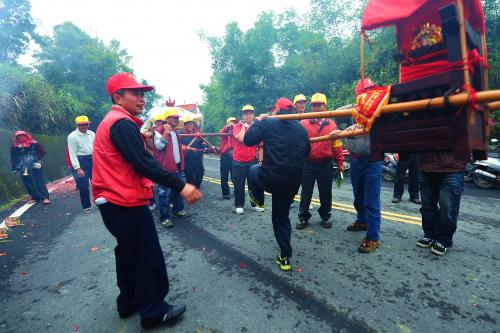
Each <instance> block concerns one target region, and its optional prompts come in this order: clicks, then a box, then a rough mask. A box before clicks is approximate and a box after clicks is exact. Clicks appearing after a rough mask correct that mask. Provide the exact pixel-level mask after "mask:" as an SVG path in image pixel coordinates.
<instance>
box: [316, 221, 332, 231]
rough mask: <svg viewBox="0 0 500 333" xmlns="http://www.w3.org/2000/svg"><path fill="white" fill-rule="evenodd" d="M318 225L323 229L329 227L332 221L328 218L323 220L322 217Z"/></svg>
mask: <svg viewBox="0 0 500 333" xmlns="http://www.w3.org/2000/svg"><path fill="white" fill-rule="evenodd" d="M319 225H320V226H322V227H323V228H325V229H330V228H331V227H332V222H330V221H329V220H323V219H322V220H321V223H320V224H319Z"/></svg>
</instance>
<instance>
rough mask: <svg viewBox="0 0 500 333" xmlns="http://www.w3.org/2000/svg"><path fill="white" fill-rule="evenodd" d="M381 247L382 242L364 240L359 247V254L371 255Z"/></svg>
mask: <svg viewBox="0 0 500 333" xmlns="http://www.w3.org/2000/svg"><path fill="white" fill-rule="evenodd" d="M379 245H380V241H374V240H369V239H366V238H365V239H363V241H362V242H361V245H360V246H359V247H358V252H359V253H370V252H373V251H375V250H376V249H377V248H378V247H379Z"/></svg>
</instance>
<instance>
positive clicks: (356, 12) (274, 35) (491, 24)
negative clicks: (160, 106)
mask: <svg viewBox="0 0 500 333" xmlns="http://www.w3.org/2000/svg"><path fill="white" fill-rule="evenodd" d="M366 2H367V0H363V1H341V0H312V1H311V10H310V12H309V13H308V14H306V15H305V16H304V17H299V15H298V14H297V13H295V12H294V11H293V10H288V11H287V12H284V13H282V14H279V15H276V14H274V13H262V14H261V15H260V16H259V17H258V19H257V21H256V22H255V26H254V27H253V28H251V29H249V30H248V31H242V30H241V29H240V28H239V27H238V25H237V23H235V22H232V23H229V24H228V25H227V26H226V30H225V33H224V35H223V36H221V37H214V36H205V35H203V36H201V37H202V39H203V40H204V41H206V42H207V44H208V46H209V48H210V51H211V55H212V69H213V75H212V78H211V82H210V83H209V84H207V85H203V86H201V88H202V89H203V92H204V104H203V105H202V106H200V108H201V110H202V111H203V114H204V119H205V121H204V127H205V129H206V130H210V131H213V130H216V129H219V128H220V127H221V126H223V125H224V123H225V120H226V118H227V117H229V116H237V117H239V118H241V117H240V111H239V110H240V109H241V106H242V105H244V104H247V103H250V104H252V105H254V106H256V110H257V113H261V112H265V111H267V106H269V105H270V104H272V103H273V101H274V100H275V99H276V98H278V97H280V96H287V97H289V98H293V96H295V95H296V94H299V93H303V94H305V95H306V96H311V95H312V94H314V93H316V92H322V93H325V94H326V95H327V97H328V107H329V109H332V108H336V107H340V106H342V105H345V104H351V103H353V101H354V93H353V90H354V86H355V84H356V82H357V81H358V80H359V53H360V49H359V47H360V43H359V25H360V18H361V17H360V15H361V13H362V9H363V8H364V7H365V5H366ZM499 4H500V0H486V1H483V5H484V11H485V15H486V21H487V30H488V33H487V40H488V46H489V62H490V76H489V77H490V88H492V89H498V88H499V87H500V71H499V66H500V39H499V37H498V36H500V5H499ZM395 50H396V40H395V33H394V29H392V28H388V29H381V30H376V31H371V32H370V35H369V43H368V45H366V46H365V69H366V73H365V74H366V76H368V77H370V78H371V79H372V80H373V81H374V82H376V83H377V84H380V85H386V84H392V83H396V82H397V80H398V67H397V64H396V63H395V61H394V60H393V58H392V56H393V54H394V53H395ZM493 117H495V118H496V119H497V120H499V123H500V112H497V113H496V114H494V115H493ZM499 129H500V125H497V126H496V134H495V135H496V136H499V135H500V130H499Z"/></svg>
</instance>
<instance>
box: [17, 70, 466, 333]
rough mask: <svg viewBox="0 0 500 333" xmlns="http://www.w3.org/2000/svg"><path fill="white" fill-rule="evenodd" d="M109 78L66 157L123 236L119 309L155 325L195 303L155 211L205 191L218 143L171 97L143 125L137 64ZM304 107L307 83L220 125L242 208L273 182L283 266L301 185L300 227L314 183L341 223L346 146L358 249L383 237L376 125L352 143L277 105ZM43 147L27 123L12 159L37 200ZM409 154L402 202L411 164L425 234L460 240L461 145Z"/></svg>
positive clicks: (444, 245)
mask: <svg viewBox="0 0 500 333" xmlns="http://www.w3.org/2000/svg"><path fill="white" fill-rule="evenodd" d="M370 83H371V81H367V82H365V84H364V87H365V89H370ZM106 90H107V92H108V94H109V96H110V98H111V101H112V103H113V106H112V107H111V109H110V111H109V112H108V113H107V114H106V116H105V117H104V119H103V120H102V121H101V123H100V125H99V127H98V128H97V131H96V133H94V132H92V131H90V130H89V124H90V120H89V119H88V117H86V116H79V117H77V118H76V119H75V125H76V129H75V130H74V131H73V132H71V133H70V134H69V135H68V139H67V143H68V145H67V152H66V157H67V158H66V159H67V165H68V167H69V168H70V169H71V171H72V174H73V177H74V179H75V181H76V185H77V189H78V190H79V194H80V201H81V205H82V209H84V210H85V211H89V210H90V209H91V202H94V203H95V204H96V205H97V207H98V208H99V211H100V213H101V215H102V218H103V221H104V225H105V226H106V228H107V229H108V230H109V232H110V233H111V234H112V235H113V236H114V237H115V238H116V241H117V246H116V248H115V258H116V273H117V284H118V287H119V290H120V293H119V296H118V298H117V309H118V313H119V315H120V317H122V318H125V317H128V316H130V315H132V314H133V313H135V312H139V314H140V316H141V323H142V325H143V326H144V327H146V328H147V327H151V326H155V325H158V324H161V323H164V322H170V321H172V320H174V319H175V318H177V317H179V316H180V315H182V313H183V312H184V311H185V309H186V307H185V306H184V305H176V306H173V305H170V304H168V303H167V302H166V301H165V300H164V298H165V297H166V295H167V293H168V290H169V282H168V276H167V270H166V266H165V260H164V257H163V251H162V249H161V245H160V242H159V239H158V234H157V230H156V227H155V222H154V218H153V215H152V213H151V211H152V210H154V209H156V207H158V209H159V221H158V224H159V225H162V226H164V227H172V226H173V225H174V224H173V220H172V219H173V218H184V217H187V216H189V213H188V212H187V211H186V210H185V204H186V203H187V204H192V203H194V202H196V201H198V200H200V199H201V198H202V193H201V192H200V190H199V189H200V187H201V185H202V180H203V175H204V166H203V154H204V153H206V152H207V151H209V150H210V148H212V150H213V147H211V145H210V143H209V142H208V141H206V140H205V139H204V138H203V135H202V134H201V133H200V132H199V129H198V127H197V125H196V123H195V121H194V119H192V118H184V119H183V126H182V129H181V130H179V127H180V126H179V124H180V114H179V113H178V111H177V109H176V108H175V107H167V108H166V109H165V110H164V112H162V113H161V114H159V115H156V116H155V117H154V119H153V125H152V126H151V127H145V126H144V122H143V121H142V120H141V119H140V118H139V117H138V116H139V115H140V114H141V113H142V111H143V108H144V93H145V92H148V91H151V90H153V87H151V86H144V85H141V84H140V83H139V82H138V81H137V80H136V79H135V78H134V77H133V76H132V75H131V74H128V73H121V74H116V75H113V76H112V77H111V78H110V79H109V80H108V82H107V85H106ZM355 93H356V94H359V93H360V91H358V90H356V91H355ZM326 105H327V98H326V96H325V95H324V94H321V93H316V94H313V95H312V96H311V99H310V106H311V109H310V112H313V113H314V112H322V111H325V110H326ZM306 108H307V98H306V97H305V96H304V95H303V94H299V95H297V96H295V98H294V100H293V102H292V101H291V100H289V99H287V98H279V99H278V100H277V101H276V103H275V105H273V106H272V107H271V108H270V113H271V114H267V113H264V114H261V115H259V116H258V117H256V116H255V108H254V107H253V106H252V105H249V104H248V105H245V106H243V107H242V109H241V120H238V119H237V118H236V117H230V118H228V119H227V121H226V124H225V125H224V127H223V128H221V129H220V134H221V139H220V150H219V153H220V177H221V191H222V198H223V199H224V200H230V199H231V192H230V186H229V179H231V180H232V183H233V187H234V190H233V196H234V212H235V213H236V214H245V200H246V197H247V196H246V194H245V184H247V185H248V189H249V190H248V199H249V203H250V207H251V209H252V210H254V211H257V212H264V211H265V209H266V206H265V204H266V203H265V195H264V192H265V191H267V192H269V193H271V194H272V201H271V202H272V205H271V220H272V226H273V232H274V236H275V238H276V241H277V244H278V246H279V249H280V251H279V253H278V255H277V257H276V263H277V264H278V267H279V268H280V269H281V270H283V271H290V270H291V269H292V265H291V260H290V258H291V257H292V246H291V233H292V227H291V221H290V217H289V213H290V208H291V207H292V205H293V201H294V198H295V196H296V195H297V193H298V192H299V189H300V205H299V213H298V217H297V223H296V225H295V226H296V228H297V229H298V230H303V229H304V228H306V227H308V226H309V223H310V222H309V221H310V220H311V218H312V213H311V210H312V206H311V199H312V194H313V190H314V186H315V184H317V188H318V192H319V201H320V206H319V208H318V210H317V211H318V214H319V218H320V223H319V224H320V225H321V226H322V227H324V228H331V227H332V221H331V215H332V214H331V203H332V191H333V181H334V178H335V176H336V175H337V176H338V175H339V174H340V173H342V171H343V168H344V155H343V149H344V148H346V149H347V150H349V153H350V159H351V164H350V176H351V184H352V190H353V194H354V207H355V209H356V212H357V215H356V219H355V220H354V222H353V223H352V224H350V225H348V226H347V230H348V231H352V232H358V231H361V232H364V233H365V235H364V237H363V239H362V241H361V243H360V245H359V247H358V251H359V252H360V253H370V252H373V251H376V250H377V248H379V247H380V224H381V211H380V191H381V172H382V162H381V161H373V160H372V159H371V153H370V137H369V135H361V136H358V137H352V138H348V139H346V140H345V144H343V143H342V141H341V140H340V134H341V133H342V132H343V131H349V130H352V129H355V128H356V127H359V126H358V125H352V126H351V127H349V128H347V129H345V130H343V131H341V130H339V129H338V128H337V125H336V123H335V122H334V121H333V120H332V119H327V118H319V119H304V120H301V121H297V120H281V119H278V118H276V117H270V116H271V115H284V114H285V115H286V114H294V113H304V112H306ZM325 135H327V136H329V139H330V140H325V141H321V142H315V143H311V142H310V139H311V138H315V137H319V136H325ZM44 155H45V152H44V150H43V147H42V146H41V145H40V144H39V143H38V142H37V141H35V140H34V139H33V138H32V136H31V135H30V134H29V133H27V132H23V131H17V132H15V133H14V135H13V143H12V149H11V160H12V170H13V172H16V173H18V174H19V175H20V176H21V179H22V181H23V183H24V185H25V187H26V190H27V191H28V193H29V195H30V197H31V201H32V202H41V203H43V204H48V203H50V201H49V193H48V191H47V188H46V186H45V181H44V178H43V167H42V162H41V159H42V158H43V156H44ZM400 159H401V163H400V165H401V166H400V170H399V169H398V175H397V180H398V183H397V184H396V186H395V189H394V195H393V202H394V203H396V202H399V201H400V200H401V197H402V195H403V191H404V185H403V182H404V178H405V174H406V169H407V168H409V169H410V188H409V192H410V200H411V201H413V202H415V203H417V204H420V203H421V204H422V207H421V213H422V227H423V232H424V236H423V237H422V238H420V239H419V240H418V241H417V245H418V246H419V247H428V248H429V247H430V248H431V251H432V253H434V254H437V255H443V254H445V253H446V252H447V249H448V248H449V247H451V246H452V243H453V242H452V238H453V234H454V232H455V230H456V226H457V216H458V210H459V206H460V197H461V193H462V192H463V171H464V168H465V161H458V160H456V159H455V158H454V157H453V155H452V154H451V153H421V154H418V155H413V156H410V157H409V159H408V160H407V161H405V156H404V155H402V156H401V158H400ZM334 166H335V167H336V171H334ZM417 169H418V170H417ZM90 184H92V191H90ZM419 189H420V192H421V201H420V195H419ZM91 192H92V199H91V197H90V195H91Z"/></svg>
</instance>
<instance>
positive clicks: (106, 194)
mask: <svg viewBox="0 0 500 333" xmlns="http://www.w3.org/2000/svg"><path fill="white" fill-rule="evenodd" d="M121 119H129V120H131V121H132V122H133V123H135V124H136V125H137V127H138V128H140V127H141V126H142V124H143V121H142V120H140V119H139V118H136V117H133V116H131V115H130V114H129V113H128V112H127V111H126V110H125V109H123V108H121V107H119V106H118V105H113V106H112V107H111V111H109V112H108V114H106V116H105V117H104V119H103V120H102V121H101V123H100V124H99V127H98V128H97V132H96V136H95V141H94V154H93V156H92V159H93V167H92V192H93V197H94V201H95V200H96V199H97V198H104V199H106V200H108V201H109V202H111V203H113V204H115V205H119V206H125V207H137V206H144V205H147V204H148V203H149V198H152V197H153V191H152V187H153V183H152V182H151V181H150V180H149V179H147V178H145V177H143V176H141V175H140V174H139V173H137V171H135V169H134V167H133V166H132V164H130V163H129V162H127V161H126V160H125V159H124V158H123V156H122V155H121V154H120V152H119V151H118V150H117V149H116V148H115V146H114V145H113V142H112V141H111V136H110V129H111V126H113V124H115V123H116V122H117V121H118V120H121ZM142 139H143V141H144V137H143V138H142ZM144 146H146V143H144Z"/></svg>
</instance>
